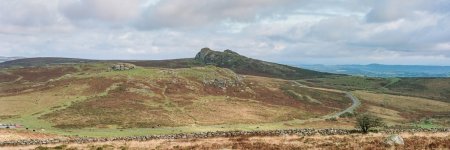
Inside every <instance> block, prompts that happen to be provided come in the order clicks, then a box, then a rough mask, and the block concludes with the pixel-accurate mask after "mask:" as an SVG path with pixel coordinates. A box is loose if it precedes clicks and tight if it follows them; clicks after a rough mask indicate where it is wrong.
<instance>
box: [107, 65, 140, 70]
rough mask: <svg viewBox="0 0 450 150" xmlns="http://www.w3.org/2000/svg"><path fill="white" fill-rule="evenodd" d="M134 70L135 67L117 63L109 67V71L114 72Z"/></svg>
mask: <svg viewBox="0 0 450 150" xmlns="http://www.w3.org/2000/svg"><path fill="white" fill-rule="evenodd" d="M134 68H136V66H135V65H133V64H129V63H118V64H114V65H112V66H111V69H112V70H114V71H123V70H131V69H134Z"/></svg>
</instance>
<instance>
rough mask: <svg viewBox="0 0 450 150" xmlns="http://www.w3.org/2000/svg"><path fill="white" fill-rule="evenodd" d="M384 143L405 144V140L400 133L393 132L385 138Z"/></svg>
mask: <svg viewBox="0 0 450 150" xmlns="http://www.w3.org/2000/svg"><path fill="white" fill-rule="evenodd" d="M384 143H386V144H388V145H404V144H405V142H404V141H403V138H402V137H401V136H400V135H398V134H393V135H390V136H389V137H387V138H386V139H385V140H384Z"/></svg>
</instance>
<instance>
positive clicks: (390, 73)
mask: <svg viewBox="0 0 450 150" xmlns="http://www.w3.org/2000/svg"><path fill="white" fill-rule="evenodd" d="M299 66H300V67H302V68H307V69H311V70H316V71H323V72H329V73H339V74H349V75H358V76H368V77H450V66H420V65H381V64H370V65H299Z"/></svg>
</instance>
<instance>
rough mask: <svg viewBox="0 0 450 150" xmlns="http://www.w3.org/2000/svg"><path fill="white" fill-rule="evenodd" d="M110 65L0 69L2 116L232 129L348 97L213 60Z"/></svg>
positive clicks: (98, 125) (313, 110)
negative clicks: (195, 63)
mask: <svg viewBox="0 0 450 150" xmlns="http://www.w3.org/2000/svg"><path fill="white" fill-rule="evenodd" d="M110 65H111V64H109V63H84V64H76V65H70V66H68V65H62V66H58V65H56V66H49V67H28V68H9V69H1V71H0V72H1V75H2V76H5V77H7V78H2V81H1V82H0V87H1V88H0V102H1V103H2V105H1V106H0V122H12V123H19V124H22V125H24V126H25V127H29V128H32V129H45V130H49V131H58V132H63V133H68V132H67V131H66V130H84V131H80V133H83V132H86V131H88V129H92V128H95V129H117V128H121V129H123V128H125V129H127V128H130V129H135V128H149V129H155V131H158V132H159V131H161V130H162V129H163V128H168V127H170V128H172V127H173V128H175V127H176V128H184V127H188V126H192V125H194V126H204V127H203V128H205V129H206V128H207V127H206V126H217V125H233V128H235V127H236V126H235V125H238V124H261V123H269V124H270V123H273V122H282V121H289V120H295V119H308V118H312V117H316V116H322V115H326V114H329V113H333V112H335V111H339V110H341V109H344V108H345V107H347V106H348V105H349V104H350V100H349V99H347V98H345V96H344V95H342V94H339V93H334V92H327V91H313V90H309V89H302V88H300V87H296V85H295V84H292V82H291V81H287V80H282V79H273V78H264V77H257V76H242V75H238V74H236V73H234V72H233V71H232V70H230V69H225V68H218V67H215V66H205V67H193V68H179V69H164V68H146V67H137V68H136V69H133V70H127V71H111V70H110V69H109V66H110ZM286 91H290V92H291V93H296V95H302V96H303V97H305V98H307V99H299V98H297V97H295V96H293V95H292V94H289V93H287V92H286ZM309 99H314V100H316V101H319V103H316V102H310V101H308V100H309ZM130 116H132V117H130ZM274 125H275V124H274ZM281 125H282V124H281ZM271 126H272V125H271ZM276 126H278V124H277V125H276ZM189 129H193V128H189Z"/></svg>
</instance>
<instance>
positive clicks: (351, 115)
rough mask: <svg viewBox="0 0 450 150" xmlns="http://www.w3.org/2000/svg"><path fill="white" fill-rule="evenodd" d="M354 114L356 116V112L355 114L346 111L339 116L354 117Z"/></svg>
mask: <svg viewBox="0 0 450 150" xmlns="http://www.w3.org/2000/svg"><path fill="white" fill-rule="evenodd" d="M354 116H355V114H353V113H351V112H345V113H343V114H341V115H339V118H352V117H354Z"/></svg>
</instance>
